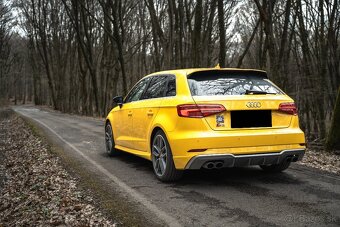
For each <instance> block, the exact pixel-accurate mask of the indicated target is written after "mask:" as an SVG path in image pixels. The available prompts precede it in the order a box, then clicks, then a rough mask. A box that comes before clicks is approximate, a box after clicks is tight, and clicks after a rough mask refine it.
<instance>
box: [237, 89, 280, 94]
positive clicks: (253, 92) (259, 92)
mask: <svg viewBox="0 0 340 227" xmlns="http://www.w3.org/2000/svg"><path fill="white" fill-rule="evenodd" d="M244 94H245V95H267V94H270V95H276V93H270V92H266V91H256V90H246V92H245V93H244Z"/></svg>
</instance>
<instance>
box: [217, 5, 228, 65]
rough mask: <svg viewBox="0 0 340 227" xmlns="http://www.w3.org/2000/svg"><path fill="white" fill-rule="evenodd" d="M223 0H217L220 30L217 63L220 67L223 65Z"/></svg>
mask: <svg viewBox="0 0 340 227" xmlns="http://www.w3.org/2000/svg"><path fill="white" fill-rule="evenodd" d="M223 6H224V4H223V0H218V9H217V10H218V28H219V31H220V54H219V58H218V60H219V64H220V66H221V67H222V68H224V67H225V56H226V48H225V26H224V8H223Z"/></svg>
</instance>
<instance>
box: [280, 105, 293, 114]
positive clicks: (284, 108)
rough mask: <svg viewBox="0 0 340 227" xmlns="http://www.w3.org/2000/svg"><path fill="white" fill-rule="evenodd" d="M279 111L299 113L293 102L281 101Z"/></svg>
mask: <svg viewBox="0 0 340 227" xmlns="http://www.w3.org/2000/svg"><path fill="white" fill-rule="evenodd" d="M279 111H281V112H284V113H287V114H292V115H297V108H296V105H295V103H293V102H287V103H281V104H280V105H279Z"/></svg>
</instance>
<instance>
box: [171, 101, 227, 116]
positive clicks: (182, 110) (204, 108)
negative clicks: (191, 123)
mask: <svg viewBox="0 0 340 227" xmlns="http://www.w3.org/2000/svg"><path fill="white" fill-rule="evenodd" d="M223 111H226V109H225V108H224V106H223V105H219V104H185V105H178V106H177V113H178V116H180V117H194V118H202V117H207V116H210V115H213V114H217V113H221V112H223Z"/></svg>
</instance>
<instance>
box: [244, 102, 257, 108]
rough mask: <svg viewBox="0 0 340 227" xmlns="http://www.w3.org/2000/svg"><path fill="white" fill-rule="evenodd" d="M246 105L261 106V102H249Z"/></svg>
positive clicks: (251, 106) (250, 106) (249, 106)
mask: <svg viewBox="0 0 340 227" xmlns="http://www.w3.org/2000/svg"><path fill="white" fill-rule="evenodd" d="M246 106H247V107H248V108H260V107H261V103H260V102H247V104H246Z"/></svg>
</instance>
